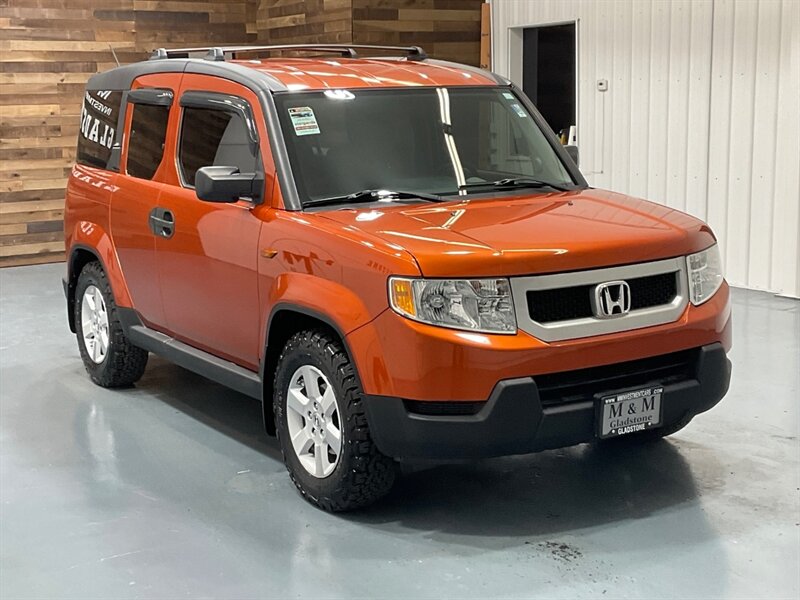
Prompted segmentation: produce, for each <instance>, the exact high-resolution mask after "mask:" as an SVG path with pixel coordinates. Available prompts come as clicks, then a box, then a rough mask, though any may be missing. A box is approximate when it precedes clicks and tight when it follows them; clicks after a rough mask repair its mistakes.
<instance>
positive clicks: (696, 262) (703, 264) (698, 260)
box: [686, 244, 723, 306]
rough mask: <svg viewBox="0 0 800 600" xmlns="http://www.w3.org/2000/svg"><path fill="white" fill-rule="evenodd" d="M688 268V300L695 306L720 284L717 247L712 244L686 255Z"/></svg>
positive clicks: (719, 264) (719, 261)
mask: <svg viewBox="0 0 800 600" xmlns="http://www.w3.org/2000/svg"><path fill="white" fill-rule="evenodd" d="M686 266H687V267H688V269H689V300H691V301H692V304H694V305H695V306H697V305H699V304H702V303H703V302H705V301H706V300H708V299H709V298H711V296H713V295H714V294H715V293H716V291H717V290H718V289H719V286H721V285H722V278H723V275H722V260H721V259H720V256H719V247H718V246H717V245H716V244H714V245H713V246H711V247H710V248H706V249H705V250H703V251H702V252H698V253H697V254H690V255H689V256H687V257H686Z"/></svg>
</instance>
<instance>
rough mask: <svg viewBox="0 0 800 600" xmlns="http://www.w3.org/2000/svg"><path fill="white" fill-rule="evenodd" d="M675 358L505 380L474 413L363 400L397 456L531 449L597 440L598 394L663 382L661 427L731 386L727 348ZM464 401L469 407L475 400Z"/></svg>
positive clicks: (383, 442)
mask: <svg viewBox="0 0 800 600" xmlns="http://www.w3.org/2000/svg"><path fill="white" fill-rule="evenodd" d="M678 356H679V353H676V354H674V355H669V359H667V357H664V358H663V360H662V359H661V358H660V357H658V358H655V359H648V360H649V361H650V362H647V363H645V362H643V361H633V362H631V363H628V364H627V365H625V364H623V365H615V366H609V367H603V368H594V369H585V370H582V371H576V372H568V373H563V374H561V375H562V377H560V378H559V379H558V380H554V379H553V378H554V375H545V376H534V377H522V378H517V379H509V380H503V381H500V382H499V383H498V384H497V385H496V386H495V387H494V390H493V391H492V393H491V395H490V397H489V399H488V400H487V401H485V402H481V403H478V405H477V406H475V407H474V408H476V409H477V412H475V414H462V415H452V414H449V415H448V414H431V412H430V411H426V413H424V414H423V413H420V412H414V409H413V406H415V405H416V404H417V403H413V402H408V401H405V400H403V399H400V398H392V397H386V396H370V395H367V396H366V397H365V398H364V402H365V406H366V410H367V417H368V419H369V425H370V431H371V432H372V437H373V439H374V441H375V444H376V445H377V446H378V448H379V449H380V450H381V452H383V453H384V454H386V455H388V456H392V457H394V458H398V459H410V458H414V459H438V460H446V459H460V458H464V459H467V458H486V457H492V456H505V455H511V454H527V453H530V452H537V451H540V450H546V449H550V448H561V447H565V446H572V445H575V444H580V443H583V442H588V441H591V440H592V439H594V437H595V431H596V418H595V400H594V397H595V395H597V394H608V393H613V392H615V391H621V390H625V389H628V388H631V387H646V386H647V385H648V384H659V385H663V387H664V394H663V396H662V405H663V409H662V410H663V418H662V423H663V426H664V427H669V426H670V425H672V424H674V423H677V422H679V421H682V420H687V419H691V418H692V417H693V416H695V415H697V414H699V413H701V412H704V411H707V410H709V409H710V408H712V407H713V406H714V405H716V404H717V403H718V402H719V401H720V400H721V399H722V398H723V396H724V395H725V393H726V392H727V391H728V385H729V382H730V375H731V363H730V361H729V360H728V359H727V357H726V354H725V348H724V347H723V346H722V344H720V343H714V344H710V345H706V346H702V347H699V348H695V349H693V350H688V351H685V353H684V354H680V360H679V359H678ZM678 362H680V366H678ZM638 365H641V367H639V366H638ZM644 365H647V368H646V369H645V366H644ZM604 371H605V372H606V373H605V374H604ZM462 404H463V406H464V407H465V408H466V409H467V410H469V408H470V407H469V406H467V405H468V404H475V403H462ZM453 406H456V405H453Z"/></svg>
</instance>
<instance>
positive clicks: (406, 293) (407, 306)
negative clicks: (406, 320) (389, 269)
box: [389, 279, 417, 317]
mask: <svg viewBox="0 0 800 600" xmlns="http://www.w3.org/2000/svg"><path fill="white" fill-rule="evenodd" d="M389 292H390V294H391V295H392V306H394V307H395V308H396V309H397V310H399V311H401V312H404V313H405V314H407V315H409V316H411V317H414V316H416V314H417V309H416V306H415V304H414V293H413V290H412V289H411V281H409V280H408V279H392V280H391V281H390V286H389Z"/></svg>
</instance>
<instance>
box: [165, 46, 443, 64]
mask: <svg viewBox="0 0 800 600" xmlns="http://www.w3.org/2000/svg"><path fill="white" fill-rule="evenodd" d="M277 50H294V51H299V50H308V51H312V52H331V53H334V54H340V55H341V56H343V57H345V58H358V57H359V55H358V53H357V52H356V50H390V51H391V50H395V51H399V52H402V53H403V54H404V55H405V57H406V59H407V60H425V59H426V58H428V55H427V54H426V53H425V50H423V49H422V48H420V47H419V46H378V45H371V44H282V45H278V46H203V47H198V48H170V49H167V48H157V49H155V50H153V53H152V54H151V55H150V60H161V59H166V58H189V56H190V55H191V54H198V53H201V52H205V53H206V54H205V56H204V57H203V58H205V59H206V60H212V61H224V60H226V59H227V58H236V55H237V54H249V53H251V52H272V51H277Z"/></svg>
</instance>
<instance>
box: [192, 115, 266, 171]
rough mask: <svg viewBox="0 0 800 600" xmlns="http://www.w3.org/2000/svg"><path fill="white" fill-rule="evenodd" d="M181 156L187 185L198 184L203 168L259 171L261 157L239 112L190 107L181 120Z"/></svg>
mask: <svg viewBox="0 0 800 600" xmlns="http://www.w3.org/2000/svg"><path fill="white" fill-rule="evenodd" d="M178 158H179V162H180V167H181V174H182V176H183V181H184V183H186V185H190V186H194V179H195V175H196V174H197V170H198V169H199V168H201V167H211V166H218V167H238V168H239V172H241V173H255V172H256V171H258V156H257V154H256V149H255V148H254V147H253V144H252V143H251V142H250V138H249V137H248V134H247V128H246V124H245V121H244V119H243V118H242V116H241V115H239V114H238V113H233V112H228V111H222V110H214V109H207V108H193V107H186V108H184V109H183V121H182V122H181V136H180V148H179V150H178Z"/></svg>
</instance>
